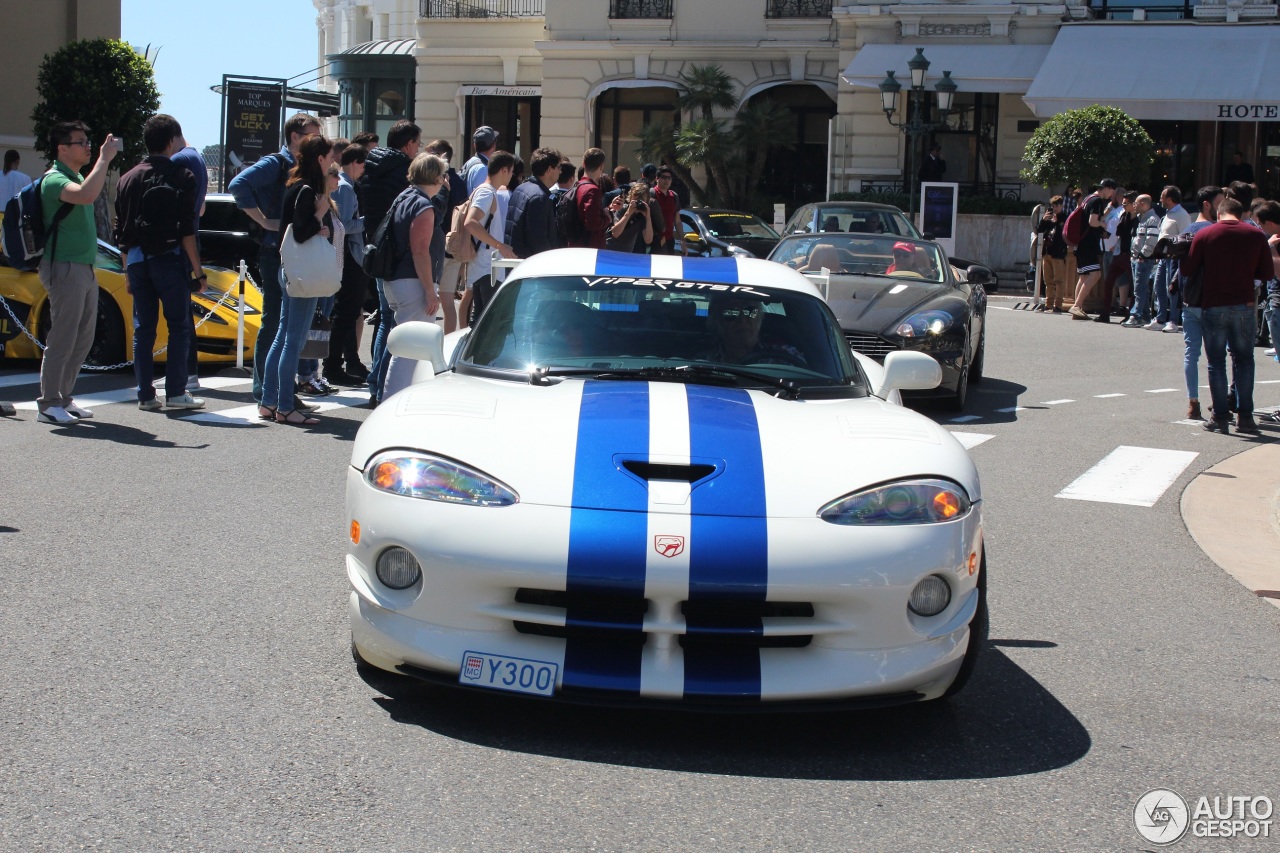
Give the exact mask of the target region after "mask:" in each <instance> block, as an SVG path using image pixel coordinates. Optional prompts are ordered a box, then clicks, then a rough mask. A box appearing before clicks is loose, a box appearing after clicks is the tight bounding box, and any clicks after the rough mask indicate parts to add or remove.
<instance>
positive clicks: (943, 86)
mask: <svg viewBox="0 0 1280 853" xmlns="http://www.w3.org/2000/svg"><path fill="white" fill-rule="evenodd" d="M929 65H930V63H929V60H928V59H925V56H924V48H922V47H917V48H916V55H915V56H913V57H911V58H910V59H909V60H907V68H908V69H910V71H911V93H912V94H914V95H915V97H914V98H912V99H910V100H911V101H912V102H913V103H914V109H912V110H911V115H910V116H908V117H907V119H906V120H905V121H894V119H893V114H894V112H895V111H896V110H897V107H898V93H899V92H901V91H902V84H901V83H899V82H898V79H897V78H896V77H895V76H894V72H893V71H889V72H887V73H888V75H889V76H888V77H886V78H884V80H883V81H882V82H881V83H880V105H881V108H882V109H883V110H884V117H885V118H886V119H888V121H889V124H891V125H893V126H894V127H896V128H898V129H899V130H901V131H902V132H903V133H905V134H906V135H907V140H908V144H909V145H910V146H911V151H912V161H913V163H916V164H918V163H919V162H920V156H921V155H920V153H919V152H918V151H917V148H918V145H917V143H918V142H919V140H920V138H921V137H923V136H924V135H926V134H928V133H932V132H933V131H935V130H937V129H938V128H940V127H943V126H944V125H945V124H946V123H947V113H949V112H950V111H951V105H952V103H953V102H954V100H955V96H956V89H957V88H959V87H958V86H956V81H954V80H952V79H951V72H950V71H943V72H942V79H941V80H939V81H938V82H937V83H935V84H934V85H933V89H934V92H935V93H936V94H937V98H938V119H937V121H925V120H924V96H925V81H926V80H927V79H928V77H929ZM915 184H916V181H915V180H914V179H912V178H911V176H910V175H908V176H907V207H908V210H907V216H908V217H909V218H912V219H914V218H915V198H916V196H915Z"/></svg>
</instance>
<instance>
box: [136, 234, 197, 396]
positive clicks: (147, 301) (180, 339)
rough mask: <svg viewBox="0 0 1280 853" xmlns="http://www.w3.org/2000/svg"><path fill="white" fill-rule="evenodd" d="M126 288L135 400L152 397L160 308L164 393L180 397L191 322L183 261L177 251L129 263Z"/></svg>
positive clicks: (154, 393) (183, 386) (188, 293)
mask: <svg viewBox="0 0 1280 853" xmlns="http://www.w3.org/2000/svg"><path fill="white" fill-rule="evenodd" d="M128 276H129V289H130V290H131V291H132V292H133V375H134V376H135V377H136V378H137V380H138V400H140V401H143V400H153V399H155V396H156V389H155V388H154V387H153V386H152V384H151V383H152V380H153V379H155V372H156V366H155V356H154V355H152V354H153V353H154V352H155V349H156V325H157V324H158V323H159V322H160V311H161V309H163V310H164V322H165V324H166V325H168V327H169V349H168V350H167V356H166V358H165V371H164V393H165V396H167V397H181V396H182V395H183V394H185V393H187V349H188V347H189V346H190V340H191V339H190V337H189V335H188V332H187V329H188V327H189V324H190V322H191V288H190V287H188V286H187V281H188V278H187V268H186V264H185V263H184V261H183V260H182V258H181V257H179V256H178V254H177V253H176V252H166V253H165V254H163V255H156V256H155V257H153V258H147V259H146V260H143V261H139V262H138V263H136V264H130V265H129V269H128Z"/></svg>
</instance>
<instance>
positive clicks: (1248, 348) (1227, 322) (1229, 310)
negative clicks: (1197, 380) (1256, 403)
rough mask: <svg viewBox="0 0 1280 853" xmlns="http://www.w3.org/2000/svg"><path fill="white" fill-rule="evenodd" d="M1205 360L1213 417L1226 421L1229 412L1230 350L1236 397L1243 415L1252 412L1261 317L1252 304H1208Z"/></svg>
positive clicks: (1205, 312)
mask: <svg viewBox="0 0 1280 853" xmlns="http://www.w3.org/2000/svg"><path fill="white" fill-rule="evenodd" d="M1202 316H1203V319H1202V322H1201V325H1202V326H1203V328H1204V352H1205V360H1206V361H1208V363H1209V393H1210V394H1211V395H1212V397H1213V417H1214V418H1215V419H1216V420H1219V421H1224V420H1227V418H1228V417H1229V415H1230V411H1231V406H1230V401H1229V398H1228V383H1227V350H1228V349H1230V350H1231V359H1232V366H1233V373H1234V379H1235V388H1236V391H1235V393H1236V401H1237V403H1238V405H1239V411H1240V414H1241V415H1242V416H1249V415H1252V414H1253V345H1254V341H1255V339H1256V338H1257V335H1258V319H1257V316H1256V313H1255V309H1254V307H1253V306H1252V305H1224V306H1221V307H1218V308H1205V309H1204V311H1203V314H1202Z"/></svg>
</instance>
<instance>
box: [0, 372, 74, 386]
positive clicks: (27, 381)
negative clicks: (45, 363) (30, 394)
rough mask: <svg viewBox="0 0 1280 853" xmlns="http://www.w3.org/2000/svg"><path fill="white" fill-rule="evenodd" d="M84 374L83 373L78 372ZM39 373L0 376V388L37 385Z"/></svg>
mask: <svg viewBox="0 0 1280 853" xmlns="http://www.w3.org/2000/svg"><path fill="white" fill-rule="evenodd" d="M80 376H81V377H83V376H84V374H83V373H81V374H80ZM39 384H40V374H39V373H15V374H13V375H12V376H0V388H12V387H13V386H15V385H39Z"/></svg>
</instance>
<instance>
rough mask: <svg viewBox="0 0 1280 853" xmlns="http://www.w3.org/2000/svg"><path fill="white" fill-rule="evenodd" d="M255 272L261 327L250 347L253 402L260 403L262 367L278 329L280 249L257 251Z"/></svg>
mask: <svg viewBox="0 0 1280 853" xmlns="http://www.w3.org/2000/svg"><path fill="white" fill-rule="evenodd" d="M258 272H259V273H260V274H261V275H262V281H260V282H258V289H259V290H261V291H262V325H261V327H260V328H259V329H258V339H257V341H255V342H254V344H253V399H255V400H257V401H258V402H259V403H261V402H262V383H263V378H264V373H263V368H264V367H265V365H266V363H267V353H268V351H270V349H271V345H272V344H273V343H274V342H275V339H276V330H277V329H278V328H279V326H280V299H281V298H282V296H283V294H282V293H281V292H280V250H279V249H278V248H276V247H275V246H263V247H262V248H261V249H260V250H259V251H258Z"/></svg>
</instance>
